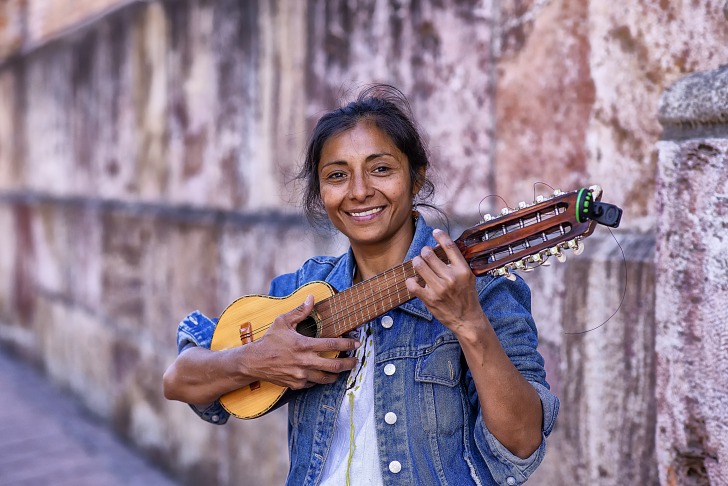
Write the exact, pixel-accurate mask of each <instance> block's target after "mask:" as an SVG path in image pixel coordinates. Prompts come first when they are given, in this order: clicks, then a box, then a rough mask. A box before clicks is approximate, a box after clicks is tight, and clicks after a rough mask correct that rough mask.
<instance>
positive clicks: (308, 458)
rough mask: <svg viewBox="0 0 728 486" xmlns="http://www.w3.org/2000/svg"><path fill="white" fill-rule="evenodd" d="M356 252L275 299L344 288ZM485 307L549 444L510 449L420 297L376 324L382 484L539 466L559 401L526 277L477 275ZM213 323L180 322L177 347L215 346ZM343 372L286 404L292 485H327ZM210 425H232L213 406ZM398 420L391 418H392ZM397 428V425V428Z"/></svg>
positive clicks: (509, 473) (280, 280)
mask: <svg viewBox="0 0 728 486" xmlns="http://www.w3.org/2000/svg"><path fill="white" fill-rule="evenodd" d="M436 243H437V242H436V241H435V240H434V238H433V237H432V228H430V227H428V226H427V225H426V224H425V222H424V220H423V218H422V217H420V218H418V220H417V225H416V231H415V236H414V239H413V242H412V245H411V247H410V249H409V251H408V253H407V257H406V260H409V259H411V258H414V257H415V256H417V255H418V254H419V253H420V250H421V249H422V247H423V246H425V245H430V246H434V245H435V244H436ZM353 265H354V258H353V254H352V253H351V251H349V252H348V253H346V254H344V255H342V256H340V257H337V258H335V257H315V258H311V259H310V260H308V261H306V262H305V263H304V264H303V266H302V267H301V268H299V269H298V270H297V271H296V272H295V273H291V274H286V275H281V276H279V277H277V278H275V279H274V280H273V282H272V283H271V288H270V295H272V296H278V297H284V296H287V295H289V294H291V293H292V292H293V291H294V290H295V289H297V288H298V287H300V286H301V285H303V284H304V283H307V282H310V281H314V280H323V281H326V282H328V283H329V284H330V285H332V286H333V287H334V288H336V289H337V290H343V289H345V288H348V287H350V286H351V285H352V274H353ZM476 287H477V291H478V295H479V296H480V302H481V305H482V307H483V310H484V311H485V313H486V315H487V316H488V318H489V319H490V322H491V324H492V325H493V327H494V329H495V331H496V333H497V335H498V338H499V340H500V342H501V345H502V346H503V348H504V349H505V351H506V353H507V354H508V356H509V357H510V359H511V361H512V362H513V364H514V365H515V366H516V368H517V369H518V370H519V371H520V372H521V374H522V375H523V376H524V377H525V378H526V379H527V380H528V381H529V382H530V383H531V384H532V385H533V387H534V388H535V389H536V391H537V392H538V394H539V396H540V398H541V404H542V407H543V440H542V442H541V445H540V447H539V448H538V449H537V450H536V451H535V452H534V453H533V454H532V455H531V456H530V457H528V458H526V459H521V458H519V457H517V456H515V455H513V454H512V453H511V452H510V451H508V450H507V449H506V448H505V447H504V446H503V445H502V444H501V443H500V442H499V441H498V440H497V439H496V438H495V437H494V436H493V435H492V434H491V433H490V432H489V431H488V429H487V428H486V426H485V424H484V422H483V418H482V415H481V413H480V403H479V401H478V395H477V392H476V389H475V383H474V382H473V379H472V376H471V374H470V371H469V370H468V368H467V364H466V362H465V360H464V358H463V355H462V351H461V348H460V345H459V343H458V341H457V339H456V338H455V336H454V334H453V333H452V332H451V331H450V330H449V329H447V328H446V327H445V326H443V325H442V324H441V323H440V322H439V321H437V320H436V319H435V318H434V317H433V316H432V313H430V311H429V310H428V309H427V308H426V307H425V306H424V304H423V303H422V302H421V301H420V300H419V299H414V300H411V301H409V302H407V303H405V304H403V305H401V306H400V307H398V308H396V309H393V310H391V311H389V312H387V313H386V314H385V315H383V316H380V317H379V318H377V319H376V320H375V323H374V324H375V325H374V326H372V330H373V335H374V343H375V345H374V350H375V360H374V368H373V373H374V402H375V403H374V407H375V421H376V432H377V443H378V448H379V459H380V465H381V470H382V477H383V480H384V483H385V484H412V485H415V484H427V485H430V484H431V485H444V484H452V485H458V486H460V485H463V484H482V485H489V484H503V485H509V486H513V485H519V484H522V483H523V482H525V481H526V479H528V477H529V476H530V474H531V473H532V472H533V471H534V470H535V469H536V467H537V466H538V465H539V464H540V463H541V460H542V459H543V456H544V453H545V447H546V445H545V438H546V437H547V436H548V435H549V433H550V432H551V430H552V428H553V426H554V422H555V420H556V415H557V414H558V409H559V400H558V398H556V396H554V395H553V394H552V393H551V392H550V391H549V385H548V383H547V382H546V372H545V371H544V366H543V358H542V357H541V355H540V354H539V353H538V351H536V346H537V341H538V338H537V331H536V326H535V324H534V322H533V318H532V317H531V312H530V291H529V289H528V286H527V285H526V284H525V282H523V280H521V279H520V278H519V279H517V280H516V281H514V282H511V281H509V280H507V279H505V278H503V277H499V278H493V277H490V276H485V277H478V278H477V279H476ZM215 323H216V321H213V320H210V319H208V318H207V317H205V316H203V315H202V314H200V313H199V312H194V313H192V314H190V315H189V316H188V317H187V318H186V319H185V320H183V321H182V322H181V323H180V326H179V330H178V348H179V350H180V352H181V351H182V350H183V349H185V348H186V347H189V346H193V345H195V346H205V347H208V348H209V346H210V341H211V339H212V333H213V331H214V329H215ZM345 387H346V373H342V374H341V376H340V377H339V379H338V380H337V381H336V382H335V383H333V384H331V385H318V386H316V387H313V388H310V389H307V390H305V391H303V392H300V393H297V394H294V398H292V399H291V401H290V402H289V403H288V448H289V455H290V470H289V474H288V480H287V484H290V485H297V486H298V485H314V484H317V483H318V482H319V480H320V476H321V472H322V471H323V466H324V462H325V461H326V457H327V454H328V450H329V447H330V444H331V440H332V437H333V425H334V423H335V422H336V420H335V417H336V414H337V412H338V410H339V407H340V405H341V401H342V399H343V397H344V391H345ZM193 409H194V410H195V411H196V412H197V413H198V415H200V416H201V417H202V418H203V419H205V420H207V421H209V422H213V423H218V424H221V423H225V422H226V421H227V419H228V417H229V414H228V412H227V411H226V410H225V409H224V408H223V407H222V406H221V405H220V403H219V402H215V403H213V404H212V405H210V406H209V407H206V408H205V409H203V410H197V409H196V408H195V407H193ZM390 411H391V412H394V413H395V414H396V416H397V420H396V421H395V423H393V424H389V423H387V422H386V421H385V420H384V416H385V414H387V412H390ZM390 421H391V420H390Z"/></svg>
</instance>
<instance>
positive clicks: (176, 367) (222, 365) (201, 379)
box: [163, 347, 257, 404]
mask: <svg viewBox="0 0 728 486" xmlns="http://www.w3.org/2000/svg"><path fill="white" fill-rule="evenodd" d="M243 348H245V347H241V348H235V349H231V350H227V351H210V350H209V349H206V348H201V347H195V348H191V349H188V350H186V351H184V352H182V353H181V354H180V355H179V356H178V357H177V359H176V360H175V361H174V363H172V365H171V366H170V367H169V368H168V369H167V371H166V372H165V373H164V379H163V384H164V396H165V397H166V398H167V399H169V400H179V401H182V402H186V403H192V404H208V403H211V402H213V401H215V400H217V399H218V398H220V396H222V395H224V394H225V393H227V392H230V391H233V390H237V389H238V388H242V387H243V386H245V385H248V384H250V383H252V382H253V381H256V379H257V378H254V377H252V376H250V375H249V374H247V373H246V369H247V367H246V365H245V363H246V361H247V356H246V354H247V353H245V351H247V350H244V349H243Z"/></svg>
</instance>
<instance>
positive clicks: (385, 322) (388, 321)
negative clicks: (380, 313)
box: [382, 316, 394, 329]
mask: <svg viewBox="0 0 728 486" xmlns="http://www.w3.org/2000/svg"><path fill="white" fill-rule="evenodd" d="M392 324H394V319H392V318H391V317H390V316H384V317H382V327H383V328H384V329H389V328H390V327H392Z"/></svg>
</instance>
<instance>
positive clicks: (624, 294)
mask: <svg viewBox="0 0 728 486" xmlns="http://www.w3.org/2000/svg"><path fill="white" fill-rule="evenodd" d="M607 230H608V231H609V234H611V235H612V238H614V241H615V242H616V243H617V246H618V247H619V251H621V252H622V262H623V263H624V290H623V291H622V300H621V301H620V302H619V306H618V307H617V310H615V311H614V312H612V315H611V316H609V318H608V319H607V320H606V321H604V322H602V323H601V324H599V325H598V326H597V327H593V328H591V329H587V330H586V331H575V332H564V334H586V333H588V332H591V331H594V330H596V329H599V328H600V327H602V326H603V325H604V324H606V323H607V322H609V320H610V319H611V318H612V317H614V316H615V315H616V314H617V312H619V309H621V308H622V304H624V299H625V297H626V296H627V257H626V256H625V255H624V249H623V248H622V245H620V244H619V241H618V240H617V237H616V236H614V233H612V230H611V229H609V228H607Z"/></svg>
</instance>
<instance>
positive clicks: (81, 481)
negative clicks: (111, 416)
mask: <svg viewBox="0 0 728 486" xmlns="http://www.w3.org/2000/svg"><path fill="white" fill-rule="evenodd" d="M21 485H22V486H35V485H38V486H40V485H43V486H46V485H47V486H56V485H59V486H65V485H68V486H116V485H119V486H122V485H124V486H175V485H176V483H175V482H173V481H172V480H170V479H169V478H167V477H166V476H164V475H163V473H161V472H160V471H159V470H157V469H155V468H154V467H153V466H152V465H151V464H149V463H147V462H145V461H144V459H143V458H141V457H140V456H138V455H136V454H135V453H134V452H133V451H132V450H131V449H129V448H128V447H126V446H125V445H124V444H123V443H122V442H120V441H119V439H117V438H116V436H114V435H113V434H112V433H111V432H110V431H109V430H107V429H106V428H105V427H104V426H103V425H102V424H100V423H97V422H94V421H93V420H90V419H89V418H88V416H87V414H86V413H84V411H83V409H82V408H81V406H80V405H79V404H78V403H77V402H75V401H74V400H73V399H71V398H69V397H68V396H66V395H64V394H63V393H62V392H60V391H59V390H57V389H55V388H54V387H53V386H52V385H51V384H50V383H48V382H47V381H46V380H45V379H44V377H43V376H42V375H41V374H40V373H38V372H37V371H36V370H35V369H33V368H32V367H30V366H28V365H27V364H25V363H23V362H20V361H18V360H17V359H15V357H13V356H12V355H10V354H9V353H8V352H7V351H6V350H4V349H3V348H1V347H0V486H21Z"/></svg>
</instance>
